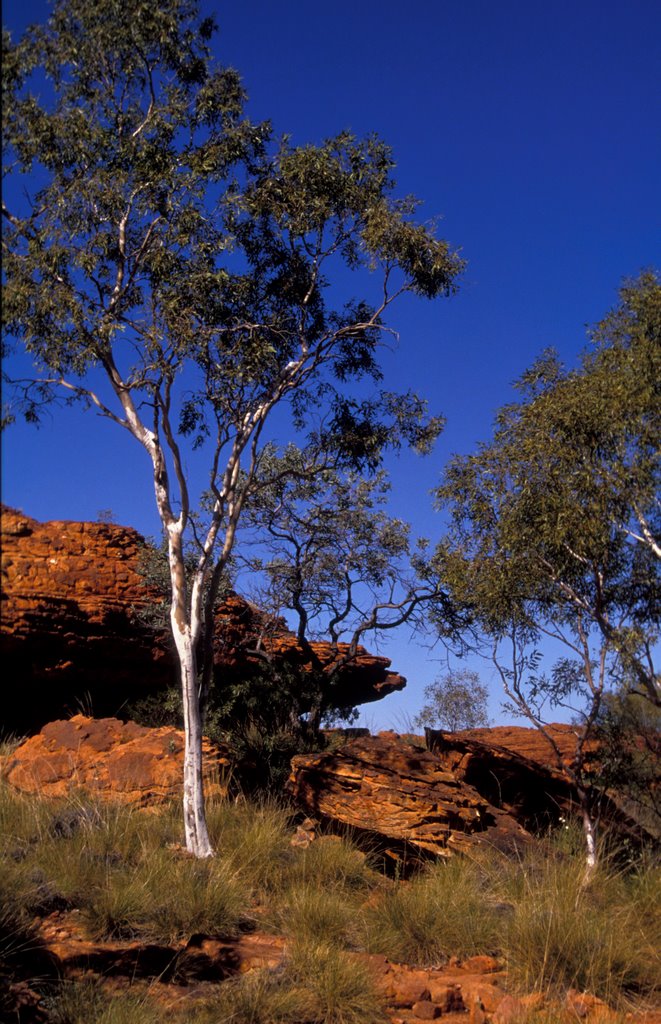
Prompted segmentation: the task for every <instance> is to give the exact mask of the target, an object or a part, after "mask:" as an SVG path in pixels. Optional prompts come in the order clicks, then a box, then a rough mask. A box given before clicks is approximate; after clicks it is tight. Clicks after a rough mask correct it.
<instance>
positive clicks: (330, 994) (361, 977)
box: [195, 941, 388, 1024]
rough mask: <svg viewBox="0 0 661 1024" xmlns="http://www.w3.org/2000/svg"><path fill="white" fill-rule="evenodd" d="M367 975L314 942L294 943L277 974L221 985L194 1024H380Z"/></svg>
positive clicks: (375, 997) (379, 1005)
mask: <svg viewBox="0 0 661 1024" xmlns="http://www.w3.org/2000/svg"><path fill="white" fill-rule="evenodd" d="M387 1020H388V1017H387V1016H386V1015H385V1013H384V1008H383V1001H382V999H381V998H380V997H379V995H378V993H377V991H376V988H375V985H374V981H373V979H372V977H371V975H370V973H369V971H368V970H367V969H366V968H365V967H364V966H363V965H362V964H359V963H356V961H355V960H354V959H351V958H350V957H349V956H348V955H347V954H346V953H343V952H342V951H341V950H338V949H336V948H335V947H334V946H332V945H328V944H326V943H319V942H305V941H301V942H298V943H296V944H295V945H294V946H293V947H292V950H291V955H290V958H289V959H288V961H287V962H286V963H285V964H284V965H283V967H282V969H279V970H278V971H266V970H265V971H259V972H254V973H252V974H249V975H247V976H243V977H240V978H238V979H237V980H235V981H231V982H229V983H227V984H225V985H223V986H222V987H221V989H220V991H219V994H218V996H217V998H216V999H214V1000H213V1001H212V1002H210V1003H209V1005H208V1007H207V1010H206V1012H204V1013H200V1015H199V1016H198V1017H196V1018H195V1024H302V1022H303V1021H305V1024H385V1022H386V1021H387Z"/></svg>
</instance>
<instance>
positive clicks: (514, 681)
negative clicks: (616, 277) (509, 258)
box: [434, 272, 661, 863]
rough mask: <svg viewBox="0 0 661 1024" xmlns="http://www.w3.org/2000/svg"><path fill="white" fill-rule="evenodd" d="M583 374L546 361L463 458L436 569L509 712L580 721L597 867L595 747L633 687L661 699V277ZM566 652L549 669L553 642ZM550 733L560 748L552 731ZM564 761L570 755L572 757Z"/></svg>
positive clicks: (631, 290) (618, 312)
mask: <svg viewBox="0 0 661 1024" xmlns="http://www.w3.org/2000/svg"><path fill="white" fill-rule="evenodd" d="M593 340H594V347H593V348H592V349H591V350H589V351H588V352H586V353H585V354H584V355H583V357H582V360H581V364H580V366H579V367H578V368H577V369H575V370H567V369H565V368H563V367H562V366H561V365H560V363H559V361H558V359H557V357H556V356H555V355H554V354H553V353H545V354H544V355H543V356H542V357H541V358H540V359H539V360H538V361H537V362H536V363H535V364H534V365H533V366H532V367H531V369H530V370H528V371H527V372H526V373H525V374H524V375H523V377H522V378H521V381H520V382H519V385H518V387H519V390H520V391H521V393H522V396H523V397H522V400H521V401H520V402H518V403H516V404H513V405H510V406H507V407H505V408H504V409H502V410H501V411H500V413H499V414H498V416H497V418H496V427H495V431H494V436H493V438H492V440H491V441H490V442H489V443H486V444H483V445H481V446H480V447H479V449H478V451H477V452H476V453H475V454H474V455H471V456H464V457H456V458H454V459H453V460H452V461H451V462H450V465H449V467H448V469H447V472H446V475H445V480H444V483H443V484H442V486H441V487H440V488H439V490H438V492H437V496H438V501H439V504H442V505H445V506H447V508H448V509H449V513H450V519H451V528H450V532H449V535H448V537H447V538H446V539H445V540H444V541H443V542H442V543H441V544H440V545H439V547H438V549H437V551H436V552H435V556H434V562H435V567H436V571H437V572H438V574H439V576H440V578H441V579H443V580H444V581H445V582H446V584H447V585H448V586H449V588H450V590H451V592H452V595H453V597H454V598H455V600H457V601H459V602H463V604H464V605H465V606H467V607H468V608H469V609H470V612H471V613H472V615H473V618H474V624H475V627H476V630H477V631H478V632H479V633H481V636H482V638H483V640H484V642H485V643H486V644H487V645H488V647H489V648H490V649H491V653H492V655H493V659H494V662H495V664H496V667H497V669H498V671H499V673H500V676H501V680H502V682H503V686H504V689H505V692H506V694H507V697H508V698H509V710H510V711H512V712H513V713H515V714H520V715H523V716H525V717H526V718H527V719H528V720H529V721H530V722H531V724H533V725H535V726H536V727H537V728H539V729H541V730H542V731H544V730H545V726H546V723H547V722H548V721H549V720H552V719H553V718H556V717H557V715H558V710H559V709H562V713H564V714H567V713H570V714H571V715H572V717H573V720H574V721H575V722H576V724H577V725H578V726H579V727H580V728H578V729H577V731H576V736H577V739H576V746H575V750H574V752H573V755H572V758H571V761H570V762H569V765H568V766H566V770H568V771H569V772H570V774H571V777H572V781H573V782H574V784H575V786H576V788H577V793H578V797H579V801H580V804H581V810H582V813H583V820H584V823H585V828H586V843H587V848H588V863H589V862H590V861H591V859H592V858H593V849H592V847H593V845H594V831H595V827H596V822H597V818H598V810H597V808H596V799H595V798H596V797H598V789H599V786H600V784H601V785H603V782H601V783H600V780H599V778H598V777H597V776H595V775H594V774H591V773H590V772H589V771H588V770H587V768H586V750H587V746H586V744H587V742H588V740H589V739H591V738H592V737H593V736H594V734H595V732H596V730H597V724H598V721H599V719H600V716H601V715H602V714H603V712H604V710H605V702H606V700H607V696H608V694H609V693H610V692H612V691H614V690H616V689H618V688H619V687H621V686H622V685H623V684H625V685H627V686H628V687H629V688H632V689H633V691H634V692H636V693H638V694H639V695H644V696H645V699H646V700H648V701H649V702H650V703H651V704H652V705H653V706H655V707H659V706H660V705H661V691H660V690H659V679H658V675H657V673H656V671H655V669H654V653H655V645H656V644H657V641H658V638H659V622H660V621H661V614H660V610H661V543H660V541H661V504H660V503H659V493H660V492H661V384H660V381H661V284H659V281H658V278H657V277H656V275H655V274H653V273H651V272H650V273H645V274H643V275H642V276H641V277H640V278H639V279H638V280H637V281H634V282H631V283H628V284H626V285H625V286H624V287H623V288H622V290H621V298H620V304H619V306H618V307H617V308H616V309H615V310H614V311H613V312H611V313H610V314H609V315H608V316H607V317H606V318H605V319H604V320H603V321H602V322H601V323H600V324H599V325H598V327H597V328H596V330H595V331H594V332H593ZM548 639H550V640H552V641H554V642H555V643H556V644H560V645H562V646H563V647H564V655H563V656H561V657H560V658H559V659H558V660H557V662H556V664H555V665H554V666H553V667H552V669H551V670H550V671H548V670H547V671H544V666H543V665H542V660H541V654H540V651H539V645H540V643H541V641H542V640H548ZM545 735H546V736H547V739H549V742H550V743H551V745H552V746H553V738H552V736H550V734H549V733H548V731H546V733H545ZM556 762H557V764H558V766H560V765H561V762H562V757H561V754H560V751H559V750H558V749H557V748H556Z"/></svg>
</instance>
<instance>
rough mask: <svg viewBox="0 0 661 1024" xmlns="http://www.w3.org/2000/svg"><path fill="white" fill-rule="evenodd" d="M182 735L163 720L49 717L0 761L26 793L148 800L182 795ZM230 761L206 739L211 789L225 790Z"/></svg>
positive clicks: (0, 768)
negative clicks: (156, 723)
mask: <svg viewBox="0 0 661 1024" xmlns="http://www.w3.org/2000/svg"><path fill="white" fill-rule="evenodd" d="M183 751H184V736H183V733H182V732H180V731H179V730H178V729H172V728H170V727H169V726H165V727H163V728H160V729H146V728H144V727H143V726H141V725H136V724H135V723H134V722H120V721H118V720H117V719H115V718H102V719H91V718H85V717H84V716H83V715H76V716H75V717H74V718H71V719H68V720H66V721H58V722H50V723H49V724H48V725H46V726H44V728H43V729H42V730H41V732H40V733H38V734H37V735H36V736H32V737H31V738H30V739H28V740H26V741H25V742H24V743H22V744H21V745H20V746H19V747H18V748H17V749H16V750H15V751H14V752H13V753H12V754H10V755H9V756H8V757H5V758H3V759H2V761H0V771H1V772H2V774H3V776H4V777H5V778H6V780H7V781H8V782H9V783H10V785H12V786H14V787H15V788H16V789H19V790H22V791H23V792H26V793H39V794H41V795H43V796H49V797H50V796H54V797H59V796H66V795H68V794H69V793H70V792H71V791H72V790H74V789H78V788H80V789H84V790H85V791H87V792H88V793H90V794H91V795H94V796H97V797H101V798H107V799H111V800H116V801H117V802H119V803H125V804H135V805H138V806H146V805H150V804H154V803H159V802H162V801H163V800H166V799H169V798H171V797H179V795H180V793H181V786H182V777H183ZM229 765H230V761H229V757H228V756H227V752H226V751H222V750H221V749H220V748H218V747H216V746H213V745H212V744H211V743H209V742H208V741H207V740H205V741H204V746H203V770H204V774H205V777H206V787H207V788H206V791H207V793H208V794H209V795H212V794H214V793H215V794H219V793H224V792H225V782H224V779H225V778H226V777H227V775H228V769H229Z"/></svg>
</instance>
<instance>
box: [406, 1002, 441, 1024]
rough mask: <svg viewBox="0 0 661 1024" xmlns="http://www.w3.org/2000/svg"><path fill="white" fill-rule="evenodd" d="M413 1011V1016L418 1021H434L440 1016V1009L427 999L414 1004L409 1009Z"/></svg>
mask: <svg viewBox="0 0 661 1024" xmlns="http://www.w3.org/2000/svg"><path fill="white" fill-rule="evenodd" d="M411 1009H412V1010H413V1016H414V1017H416V1018H417V1019H418V1020H436V1019H437V1018H438V1017H440V1016H441V1009H440V1007H438V1006H434V1004H433V1003H432V1002H431V1000H429V999H423V1000H421V1001H420V1002H418V1003H414V1004H413V1006H412V1007H411Z"/></svg>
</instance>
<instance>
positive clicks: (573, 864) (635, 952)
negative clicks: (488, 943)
mask: <svg viewBox="0 0 661 1024" xmlns="http://www.w3.org/2000/svg"><path fill="white" fill-rule="evenodd" d="M506 874H507V875H509V880H508V883H509V889H510V892H512V893H513V895H514V898H513V899H512V907H513V909H512V914H511V917H510V920H509V922H508V926H507V929H506V931H505V933H504V935H503V951H504V953H505V955H506V957H507V963H508V968H509V972H510V976H511V977H512V979H513V980H514V981H515V982H516V983H518V985H519V987H520V988H521V989H523V990H527V991H530V990H531V989H536V990H540V991H556V992H558V991H563V990H566V989H567V988H569V987H573V988H577V989H579V990H580V991H588V992H591V993H593V994H594V995H597V996H599V997H600V998H602V999H605V1000H607V1001H612V1002H618V1000H621V999H622V998H625V999H626V998H644V999H649V998H653V997H654V995H655V992H656V993H658V990H659V982H660V981H661V977H660V968H659V961H658V949H659V948H661V893H660V889H661V879H660V876H659V871H658V869H656V868H654V867H652V866H646V867H641V870H640V871H639V872H637V873H636V874H634V875H625V874H623V873H622V872H620V871H618V870H616V869H614V868H612V867H611V866H610V865H609V863H608V862H607V861H606V862H602V863H601V865H600V866H599V867H598V868H597V870H596V871H595V872H594V874H593V875H592V877H591V878H590V881H589V883H587V884H586V881H585V865H584V864H583V861H582V858H581V859H579V858H566V857H558V856H554V855H553V852H551V854H550V855H547V856H546V857H544V858H542V857H540V856H539V855H531V856H530V857H528V858H526V859H525V860H524V861H523V862H521V863H520V864H519V865H518V866H516V867H515V866H514V865H511V864H510V865H509V866H508V867H507V869H506ZM655 951H656V952H655Z"/></svg>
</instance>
